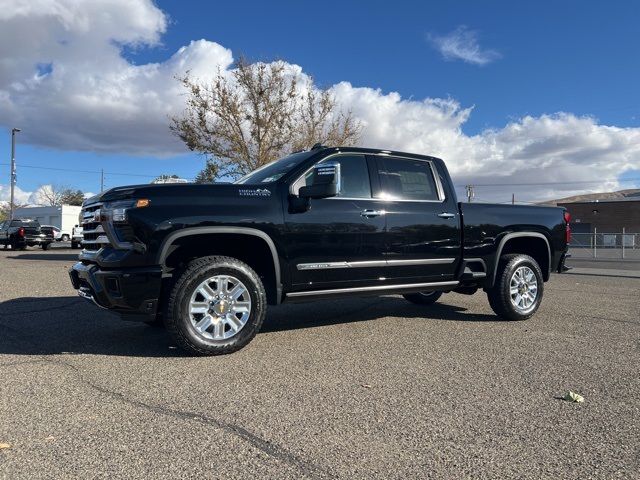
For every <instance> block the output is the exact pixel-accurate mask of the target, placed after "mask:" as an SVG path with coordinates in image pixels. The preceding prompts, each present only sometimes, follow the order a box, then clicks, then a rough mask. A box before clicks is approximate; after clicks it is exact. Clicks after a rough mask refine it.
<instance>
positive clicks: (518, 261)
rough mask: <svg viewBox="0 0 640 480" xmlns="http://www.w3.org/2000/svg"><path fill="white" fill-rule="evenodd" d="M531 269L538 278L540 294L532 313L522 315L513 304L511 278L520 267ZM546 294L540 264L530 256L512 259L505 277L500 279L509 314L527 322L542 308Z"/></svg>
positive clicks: (538, 293) (504, 301)
mask: <svg viewBox="0 0 640 480" xmlns="http://www.w3.org/2000/svg"><path fill="white" fill-rule="evenodd" d="M525 266H526V267H529V268H530V269H531V270H532V271H533V274H534V275H535V276H536V281H537V283H538V292H537V295H536V299H535V301H534V307H533V309H531V310H530V311H528V312H526V313H522V312H521V311H520V310H518V309H517V308H516V307H515V306H514V305H513V304H512V303H511V294H510V289H511V277H512V276H513V274H514V272H515V271H516V269H518V268H519V267H525ZM543 293H544V280H543V278H542V271H541V270H540V266H539V265H538V263H537V262H536V261H535V260H534V259H533V258H531V257H529V256H528V255H519V256H518V257H516V258H514V259H512V260H511V261H510V262H509V263H508V264H507V265H506V268H505V270H504V272H503V275H502V277H501V279H500V296H501V297H502V301H503V303H504V305H505V307H507V309H508V310H509V314H510V316H511V317H512V319H514V320H526V319H527V318H530V317H531V316H533V315H534V314H535V313H536V312H537V311H538V308H539V307H540V304H541V303H542V296H543Z"/></svg>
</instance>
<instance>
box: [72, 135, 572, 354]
mask: <svg viewBox="0 0 640 480" xmlns="http://www.w3.org/2000/svg"><path fill="white" fill-rule="evenodd" d="M82 218H83V227H84V241H83V247H84V249H83V250H82V252H81V254H80V262H78V263H77V264H75V265H74V266H73V268H72V269H71V270H70V276H71V281H72V283H73V286H74V288H76V289H77V290H78V294H79V295H80V296H82V297H84V298H86V299H88V300H91V301H93V302H94V303H96V304H97V305H99V306H101V307H104V308H108V309H111V310H113V311H116V312H120V313H122V314H125V315H130V314H142V315H143V318H145V319H146V321H148V322H159V321H162V322H164V324H165V326H166V327H167V329H168V331H169V333H170V335H171V336H172V337H173V339H174V341H175V342H176V343H177V344H178V345H180V346H181V347H182V348H184V349H185V350H187V351H189V352H192V353H194V354H200V355H214V354H223V353H230V352H233V351H235V350H238V349H240V348H242V347H243V346H245V345H246V344H247V343H249V342H250V341H251V339H252V338H253V337H254V336H255V334H256V332H257V331H258V330H259V329H260V326H261V325H262V321H263V320H264V317H265V311H266V308H267V304H270V305H276V304H279V303H281V302H300V301H308V300H318V299H328V298H335V297H344V296H347V297H351V296H360V295H383V294H384V295H387V294H401V295H403V296H404V298H406V299H407V300H408V301H409V302H412V303H415V304H419V305H424V306H427V305H431V304H433V303H434V302H436V301H437V300H438V298H440V296H441V295H442V294H443V293H447V292H458V293H462V294H473V293H475V292H476V291H478V290H483V291H484V292H486V293H487V296H488V300H489V305H490V306H491V308H492V309H493V311H494V312H495V313H496V314H497V315H498V317H500V318H502V319H504V320H525V319H528V318H529V317H531V316H532V315H533V314H534V313H535V312H536V310H537V309H538V307H539V306H540V302H541V301H542V295H543V291H544V282H546V281H547V280H549V277H550V275H551V272H563V271H564V270H565V268H566V267H565V266H564V262H565V258H566V257H567V243H568V240H569V237H570V229H569V220H570V218H569V215H568V213H567V212H566V210H565V209H563V208H557V207H543V206H519V205H515V206H513V205H490V204H474V203H464V204H463V203H458V200H457V198H456V192H455V189H454V186H453V183H452V182H451V179H450V177H449V173H448V171H447V168H446V166H445V163H444V162H443V161H442V160H440V159H438V158H434V157H428V156H423V155H415V154H408V153H400V152H391V151H386V150H382V151H381V150H373V149H364V148H351V147H349V148H327V147H321V146H320V147H314V148H313V149H312V150H310V151H305V152H299V153H294V154H292V155H289V156H287V157H285V158H283V159H281V160H278V161H276V162H274V163H271V164H269V165H266V166H264V167H262V168H260V169H258V170H256V171H254V172H252V173H250V174H249V175H247V176H245V177H244V178H242V179H240V180H239V181H237V182H236V183H235V184H209V185H196V184H173V185H171V184H169V185H137V186H128V187H121V188H114V189H111V190H109V191H107V192H105V193H103V194H101V195H100V196H98V197H94V199H91V200H90V201H88V202H86V204H85V205H84V206H83V213H82ZM426 314H427V315H428V313H426Z"/></svg>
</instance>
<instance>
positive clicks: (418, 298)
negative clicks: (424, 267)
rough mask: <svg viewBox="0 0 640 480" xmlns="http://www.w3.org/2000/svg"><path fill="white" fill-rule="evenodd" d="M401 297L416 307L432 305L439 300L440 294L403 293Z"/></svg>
mask: <svg viewBox="0 0 640 480" xmlns="http://www.w3.org/2000/svg"><path fill="white" fill-rule="evenodd" d="M402 296H403V297H404V298H405V300H408V301H409V302H411V303H415V304H416V305H433V304H434V303H436V302H437V301H438V300H439V299H440V297H441V296H442V292H418V293H405V294H404V295H402Z"/></svg>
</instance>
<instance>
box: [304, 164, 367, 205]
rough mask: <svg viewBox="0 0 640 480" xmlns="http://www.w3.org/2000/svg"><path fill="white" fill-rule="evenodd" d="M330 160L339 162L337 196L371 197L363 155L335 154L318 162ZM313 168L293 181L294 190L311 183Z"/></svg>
mask: <svg viewBox="0 0 640 480" xmlns="http://www.w3.org/2000/svg"><path fill="white" fill-rule="evenodd" d="M325 162H332V163H339V164H340V193H338V195H337V196H338V197H346V198H371V183H369V170H368V169H367V160H366V159H365V157H364V155H337V156H335V157H330V158H326V159H324V160H322V161H321V162H320V163H321V164H322V163H325ZM312 176H313V170H310V171H309V172H307V174H306V175H305V176H304V177H302V178H301V179H300V180H298V181H297V182H296V183H295V186H294V191H295V192H296V193H298V190H299V189H300V187H304V186H306V185H310V184H311V177H312Z"/></svg>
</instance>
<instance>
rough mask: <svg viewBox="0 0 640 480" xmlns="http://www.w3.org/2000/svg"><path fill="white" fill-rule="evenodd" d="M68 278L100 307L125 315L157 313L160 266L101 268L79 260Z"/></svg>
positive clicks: (84, 296)
mask: <svg viewBox="0 0 640 480" xmlns="http://www.w3.org/2000/svg"><path fill="white" fill-rule="evenodd" d="M69 277H70V278H71V283H72V284H73V288H75V289H76V290H78V295H79V296H81V297H82V298H85V299H86V300H89V301H91V302H93V303H95V304H96V305H98V306H99V307H102V308H107V309H109V310H113V311H116V312H119V313H122V314H132V315H149V316H154V315H155V314H156V313H157V310H158V298H159V296H160V288H161V285H162V269H161V267H160V266H154V267H144V268H128V269H123V270H101V269H100V267H98V266H97V265H94V264H84V263H82V262H78V263H76V264H75V265H74V266H73V267H72V268H71V269H70V270H69Z"/></svg>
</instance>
